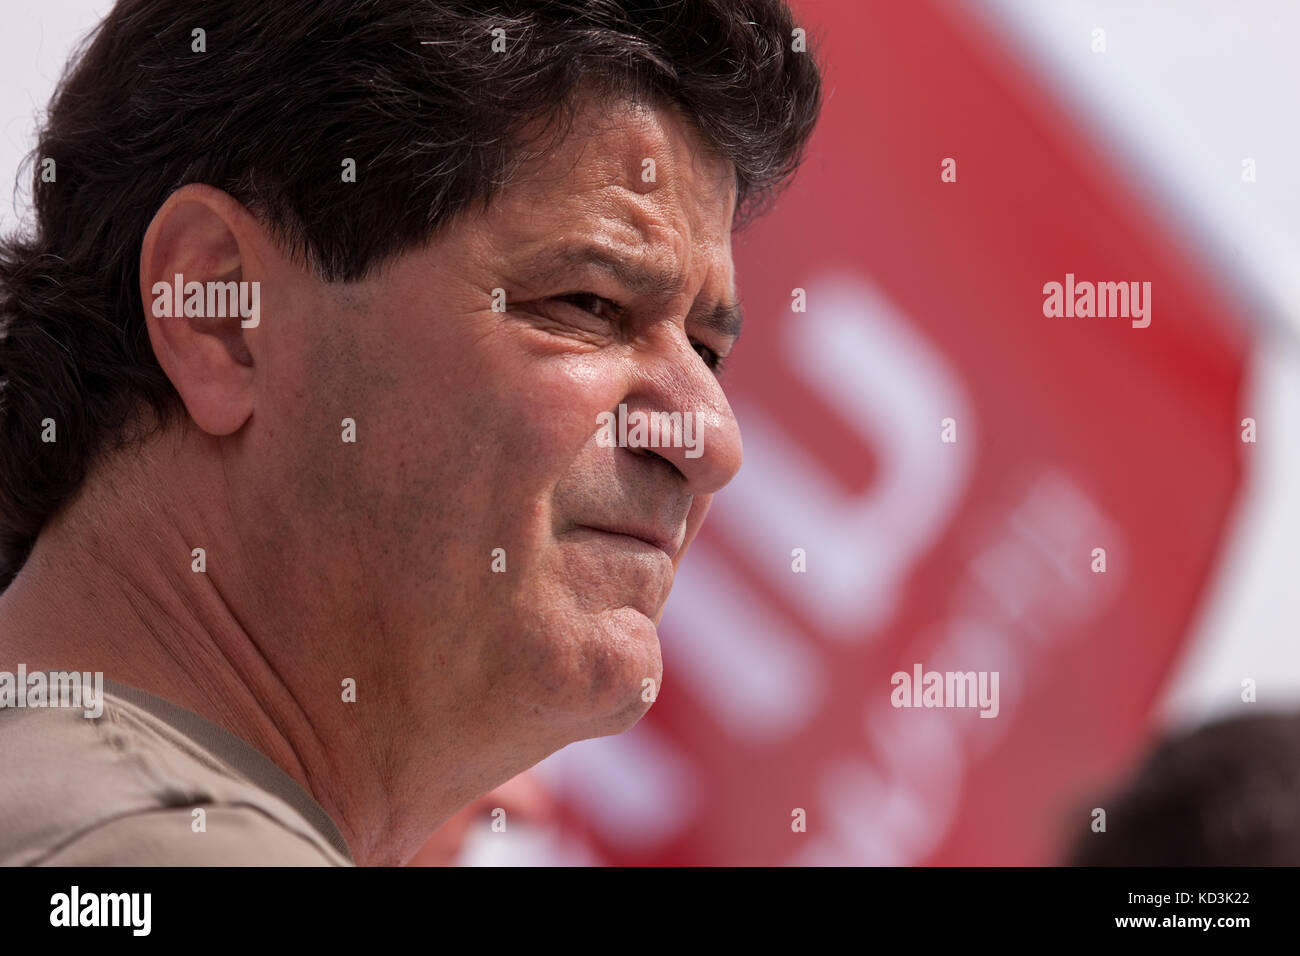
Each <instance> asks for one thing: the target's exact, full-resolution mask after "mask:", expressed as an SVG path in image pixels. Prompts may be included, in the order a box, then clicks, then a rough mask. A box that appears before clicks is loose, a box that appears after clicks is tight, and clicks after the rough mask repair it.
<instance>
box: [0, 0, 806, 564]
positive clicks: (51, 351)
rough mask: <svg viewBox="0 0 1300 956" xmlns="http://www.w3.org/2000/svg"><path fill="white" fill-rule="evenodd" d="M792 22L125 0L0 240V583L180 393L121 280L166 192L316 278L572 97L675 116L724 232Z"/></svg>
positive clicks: (572, 0) (784, 119)
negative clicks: (215, 193) (258, 231)
mask: <svg viewBox="0 0 1300 956" xmlns="http://www.w3.org/2000/svg"><path fill="white" fill-rule="evenodd" d="M495 28H501V30H503V31H504V42H505V50H504V52H500V51H499V49H494V44H493V41H494V39H496V38H497V36H498V35H494V33H493V31H494V29H495ZM196 29H202V30H204V31H205V37H204V40H205V44H206V52H196V47H197V46H198V44H197V43H196V42H195V40H194V33H193V31H195V30H196ZM794 29H795V24H794V22H793V20H792V18H791V15H790V12H789V10H788V9H787V8H786V6H785V3H784V2H783V0H297V2H293V0H276V2H274V3H264V2H261V0H208V2H207V3H205V4H203V5H202V6H198V7H195V6H189V5H183V4H177V3H173V2H169V0H120V2H118V3H117V5H116V6H115V7H114V8H113V10H112V12H111V13H110V14H109V15H108V17H107V18H106V19H105V20H104V22H103V23H102V24H100V26H99V28H98V29H97V30H96V31H95V32H94V33H93V34H92V35H91V37H89V38H88V40H87V44H88V45H86V46H85V47H83V51H82V52H81V54H80V56H79V57H74V58H73V60H72V63H71V65H70V67H69V72H68V73H66V74H65V76H64V78H63V80H62V82H61V84H60V86H59V88H58V90H57V92H56V94H55V96H54V99H53V101H52V103H51V105H50V109H49V114H48V118H47V122H46V123H45V125H44V128H43V131H42V132H41V135H40V139H39V143H38V145H37V148H36V150H35V151H34V153H33V156H34V157H37V158H39V159H40V160H41V161H42V162H40V163H36V164H34V168H33V176H32V179H33V200H34V204H35V210H36V225H35V231H34V234H32V235H29V236H25V235H18V236H13V237H9V238H7V239H6V240H4V241H3V242H0V334H2V335H3V336H4V337H3V339H0V448H2V449H3V456H2V457H0V589H2V588H4V587H5V586H7V584H8V583H9V581H10V580H12V578H13V576H14V575H15V574H16V573H17V571H18V569H19V568H20V567H21V565H22V563H23V562H24V561H25V560H26V557H27V555H28V554H29V553H30V550H31V547H32V545H33V543H34V542H35V539H36V536H37V535H38V534H39V532H40V530H41V528H42V527H44V525H45V523H46V521H47V520H48V519H49V518H50V517H51V516H52V515H53V514H54V513H55V512H56V511H57V510H58V509H59V508H60V507H61V506H62V504H63V503H64V502H65V501H67V500H68V499H69V498H70V497H71V496H72V495H73V494H74V493H75V492H76V490H77V489H78V488H79V486H80V485H81V483H82V481H83V480H84V477H85V475H86V472H87V469H88V468H89V467H90V464H91V463H92V462H93V460H94V458H95V456H96V455H97V454H99V452H100V451H101V450H102V449H103V448H104V447H105V446H106V444H107V443H109V442H117V443H119V444H120V443H123V442H125V441H126V440H127V438H126V437H125V432H126V431H127V430H128V425H129V424H130V423H131V422H132V421H133V420H134V418H135V412H136V411H138V410H143V409H146V408H150V407H151V408H152V409H153V411H154V413H155V416H156V418H155V421H156V422H157V424H158V427H162V425H163V424H164V423H166V422H167V421H168V419H169V416H170V415H171V414H173V413H175V412H176V411H177V409H178V408H179V400H178V397H177V395H176V392H175V390H174V388H173V387H172V385H171V383H170V382H169V381H168V379H167V377H166V376H165V375H164V374H163V372H162V370H161V368H160V367H159V365H158V363H157V360H156V359H155V357H154V354H153V349H152V347H151V345H150V342H149V338H148V333H147V331H146V327H145V323H144V316H143V307H142V302H141V297H140V291H139V285H138V271H139V255H140V245H141V242H142V241H143V238H144V233H145V230H146V229H147V227H148V224H149V222H150V220H151V219H152V218H153V216H154V213H155V212H156V211H157V209H158V208H159V206H161V205H162V203H163V201H164V200H165V199H166V198H167V196H168V195H169V194H171V193H172V192H173V191H174V190H176V189H177V188H179V187H180V186H182V185H184V184H186V183H191V182H200V183H207V184H210V185H212V186H215V187H217V188H219V189H223V190H225V191H226V192H228V193H229V194H230V195H232V196H233V197H235V198H236V199H237V200H239V201H240V202H241V203H243V204H244V205H245V206H246V207H248V208H249V209H250V210H252V211H253V212H254V213H255V214H256V215H257V216H258V217H259V218H260V219H261V221H262V222H264V223H265V224H266V225H267V227H268V229H269V230H270V231H271V233H272V235H274V236H275V237H276V239H277V242H279V243H280V244H281V245H282V246H283V248H284V249H285V250H286V251H287V252H288V253H289V254H291V255H293V256H295V257H297V258H299V259H300V261H302V262H304V263H306V264H307V265H309V266H310V267H311V268H313V269H314V270H315V271H316V273H317V274H318V275H319V276H320V277H321V278H322V279H325V280H328V281H349V280H355V279H360V278H362V277H364V276H365V275H366V274H367V273H369V272H370V271H372V270H373V269H374V268H375V267H376V266H377V265H379V264H381V263H382V262H383V261H384V260H386V259H388V258H391V257H392V256H394V255H396V254H398V253H401V252H403V251H406V250H408V249H411V248H413V247H415V246H417V245H418V244H420V243H422V242H424V241H427V240H428V239H429V238H431V237H432V236H433V234H434V233H435V231H436V230H438V229H439V228H440V227H442V226H445V225H446V224H447V223H448V222H449V221H450V220H451V219H452V217H454V216H456V215H457V214H458V213H460V212H463V211H465V210H467V209H469V208H470V207H471V206H473V205H474V204H476V203H482V204H486V203H487V202H488V201H489V200H490V199H491V198H492V196H493V195H494V194H495V193H496V191H497V190H498V189H499V188H500V187H501V186H502V185H504V184H505V183H506V182H508V180H509V174H510V171H511V169H512V168H513V164H514V163H516V162H518V161H519V158H520V156H521V151H522V149H523V147H524V145H525V143H524V141H523V139H522V131H523V130H524V128H525V127H528V126H529V125H530V121H532V120H536V119H541V120H545V121H548V122H547V123H545V124H543V128H545V129H551V130H554V129H556V128H559V127H560V126H562V125H563V123H562V117H563V115H564V114H565V111H566V110H569V109H570V107H571V105H572V103H573V100H574V96H575V94H576V93H577V92H578V91H580V90H588V89H591V90H597V91H599V92H600V94H601V95H602V96H605V97H608V98H614V97H623V96H627V97H632V98H636V99H643V100H651V101H654V102H656V103H668V104H675V105H676V106H677V107H680V108H681V109H682V110H684V112H685V114H686V116H687V117H688V118H689V119H690V120H691V121H692V122H693V123H694V124H695V126H696V127H697V128H698V130H699V131H700V133H701V135H702V137H703V139H704V140H705V142H706V143H708V144H709V145H710V146H711V147H712V148H713V149H715V150H716V151H717V152H718V153H719V154H720V155H722V156H723V157H725V158H726V159H727V160H729V161H730V163H731V164H732V166H733V167H734V170H735V175H736V181H737V189H738V205H737V216H736V221H737V224H741V223H743V222H744V221H746V220H747V219H748V218H752V216H753V215H754V214H755V213H756V212H758V211H761V209H760V207H761V206H763V205H765V201H766V200H768V199H770V198H771V196H772V195H774V193H775V191H776V190H777V189H778V188H779V186H780V185H781V184H782V183H783V182H784V181H786V179H787V178H788V177H789V175H790V174H791V173H792V172H793V171H794V169H795V168H796V167H797V166H798V164H799V161H800V159H801V157H802V152H803V149H804V146H805V144H806V142H807V139H808V137H809V135H810V134H811V132H812V128H813V125H814V124H815V122H816V120H817V115H818V112H819V110H820V106H821V81H820V77H819V72H818V67H817V65H816V63H815V61H814V59H813V54H812V53H810V52H794V51H793V50H792V35H793V31H794ZM496 46H497V47H498V48H499V47H500V43H497V44H496ZM569 115H570V118H571V112H570V114H569ZM346 157H350V158H353V159H354V160H355V162H356V167H357V175H356V182H355V183H348V184H343V183H342V180H341V170H342V162H343V160H344V158H346ZM51 159H52V160H53V161H54V164H55V165H54V167H53V168H54V181H53V182H45V181H44V179H43V177H42V175H41V174H42V170H43V168H44V165H43V163H44V161H46V160H51ZM45 418H52V419H54V420H55V422H56V427H57V441H56V442H53V443H46V442H43V441H42V440H41V430H42V429H41V422H42V420H43V419H45Z"/></svg>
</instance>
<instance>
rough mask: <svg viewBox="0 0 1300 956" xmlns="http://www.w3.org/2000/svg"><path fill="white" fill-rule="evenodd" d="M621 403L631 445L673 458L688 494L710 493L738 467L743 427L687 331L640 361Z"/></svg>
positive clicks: (670, 460) (667, 459)
mask: <svg viewBox="0 0 1300 956" xmlns="http://www.w3.org/2000/svg"><path fill="white" fill-rule="evenodd" d="M623 404H624V405H625V406H626V413H625V418H626V420H627V437H628V441H627V446H628V447H629V448H631V447H634V446H636V445H638V444H640V445H641V448H642V450H643V451H645V452H647V453H652V454H655V455H658V456H659V457H661V458H663V459H665V460H666V461H668V462H670V463H671V464H672V465H673V466H674V467H675V468H676V469H677V470H678V471H679V472H681V473H682V475H683V476H684V477H685V479H686V487H685V488H684V489H683V490H684V491H685V492H686V493H687V494H689V495H691V496H693V497H699V496H702V495H711V494H713V493H714V492H715V491H717V490H718V489H720V488H722V487H723V486H724V485H726V484H727V482H729V481H731V479H732V478H734V477H735V475H736V472H738V471H739V470H740V462H741V457H742V454H743V451H742V448H741V441H740V425H739V423H738V422H737V421H736V416H735V414H734V413H733V412H732V410H731V405H730V403H728V401H727V397H726V395H725V394H724V393H723V391H722V386H721V385H720V384H719V382H718V379H717V377H716V376H715V375H714V373H713V371H712V370H711V369H710V368H709V367H708V365H706V364H705V362H704V359H703V358H701V357H700V355H699V353H698V352H696V351H695V349H694V348H693V347H692V346H691V345H690V343H689V341H687V339H686V338H685V335H684V334H680V335H678V336H675V337H673V340H672V343H671V344H670V345H667V346H665V347H664V348H663V349H662V350H660V351H657V352H656V353H654V356H653V357H651V356H648V355H647V356H644V357H643V358H642V359H641V361H639V363H638V369H637V373H636V375H635V376H634V381H633V382H632V384H631V387H630V388H629V391H628V395H627V398H626V399H624V402H623ZM638 427H640V428H641V429H642V430H641V431H640V433H639V434H638V431H637V429H638ZM638 440H639V441H638Z"/></svg>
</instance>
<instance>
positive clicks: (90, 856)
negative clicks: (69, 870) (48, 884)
mask: <svg viewBox="0 0 1300 956" xmlns="http://www.w3.org/2000/svg"><path fill="white" fill-rule="evenodd" d="M33 864H34V865H38V866H268V865H274V866H349V865H350V864H349V863H348V862H347V861H346V860H341V859H337V858H335V857H332V856H331V855H329V854H327V853H325V852H323V851H322V849H321V847H319V846H317V845H316V844H314V843H313V842H311V841H309V840H307V839H304V838H303V837H302V836H301V835H300V834H298V833H296V832H294V831H292V830H289V829H286V827H285V826H284V824H283V823H282V822H280V821H279V820H277V819H275V818H272V817H269V816H267V815H266V814H265V813H264V812H263V811H262V810H260V809H258V808H256V807H252V806H241V805H234V804H221V805H216V806H207V807H172V808H169V809H159V810H148V811H142V812H139V813H131V814H126V815H124V816H120V817H116V818H114V819H112V820H107V821H103V822H101V823H99V824H97V825H96V826H95V827H94V828H93V829H91V830H89V831H87V832H85V833H83V834H80V835H78V836H76V837H75V838H74V839H72V840H71V842H69V843H67V844H64V845H63V846H60V847H58V848H56V849H54V850H52V851H51V852H48V853H46V854H45V855H44V856H42V857H41V858H40V859H38V860H35V861H33Z"/></svg>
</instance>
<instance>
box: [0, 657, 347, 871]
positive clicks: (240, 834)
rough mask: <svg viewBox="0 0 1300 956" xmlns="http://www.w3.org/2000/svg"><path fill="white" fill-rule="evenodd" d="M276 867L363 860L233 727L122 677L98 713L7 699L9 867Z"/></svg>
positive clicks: (4, 815) (3, 751) (3, 774)
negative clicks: (89, 714) (17, 704)
mask: <svg viewBox="0 0 1300 956" xmlns="http://www.w3.org/2000/svg"><path fill="white" fill-rule="evenodd" d="M196 809H202V810H203V813H202V814H196V813H195V812H194V811H195V810H196ZM200 819H201V820H202V827H200V822H199V821H200ZM265 865H270V866H352V865H354V864H353V862H352V857H351V854H350V853H349V852H348V847H347V843H346V842H344V840H343V836H342V835H341V834H340V833H339V829H338V827H337V826H336V825H335V823H334V821H333V820H331V819H330V817H329V815H328V814H326V813H325V811H324V810H323V809H322V808H321V806H320V804H318V803H317V802H316V801H315V800H314V799H312V797H311V795H310V794H309V793H308V792H307V791H306V790H304V789H303V788H302V786H300V785H299V784H298V782H297V781H295V780H294V779H293V778H292V777H290V776H289V775H288V774H287V773H285V772H284V771H283V770H281V769H280V768H279V767H278V766H276V765H275V763H273V762H272V761H271V760H270V758H268V757H266V756H265V755H264V754H262V753H261V752H260V751H258V750H256V749H255V748H254V747H252V746H250V745H249V744H247V743H246V742H244V741H243V740H241V739H239V738H238V737H236V736H235V735H234V734H232V733H230V732H229V731H227V730H225V729H224V728H222V727H218V726H217V725H216V724H214V723H212V722H211V721H208V720H205V719H204V718H203V717H200V716H199V715H198V714H195V713H192V712H190V711H188V710H185V709H184V708H182V707H179V706H177V705H176V704H173V703H171V702H170V701H166V700H163V699H162V698H160V697H156V696H154V695H152V694H147V693H145V692H144V691H141V690H138V689H137V688H134V687H128V686H126V685H124V684H119V683H116V682H114V681H109V680H105V681H104V710H103V714H102V715H101V716H99V717H86V716H85V712H84V711H83V710H81V709H77V708H67V707H53V708H36V707H7V708H0V866H265Z"/></svg>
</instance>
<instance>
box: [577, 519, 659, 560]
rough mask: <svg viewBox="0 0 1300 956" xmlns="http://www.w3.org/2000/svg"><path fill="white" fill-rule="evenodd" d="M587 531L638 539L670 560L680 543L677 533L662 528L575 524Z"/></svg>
mask: <svg viewBox="0 0 1300 956" xmlns="http://www.w3.org/2000/svg"><path fill="white" fill-rule="evenodd" d="M576 527H577V528H582V529H585V530H587V531H596V532H599V533H601V534H608V535H613V536H614V537H618V538H629V539H631V540H633V541H639V542H641V543H642V544H646V545H649V546H650V547H652V548H657V549H658V550H660V551H662V552H663V553H664V554H666V555H668V559H669V560H670V561H671V560H672V559H673V558H675V557H676V556H677V552H678V550H679V549H680V547H681V545H680V544H679V543H678V535H677V534H675V533H667V532H665V531H664V530H663V529H657V528H649V527H634V526H631V525H618V526H608V527H601V526H597V525H589V524H580V525H577V526H576Z"/></svg>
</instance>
